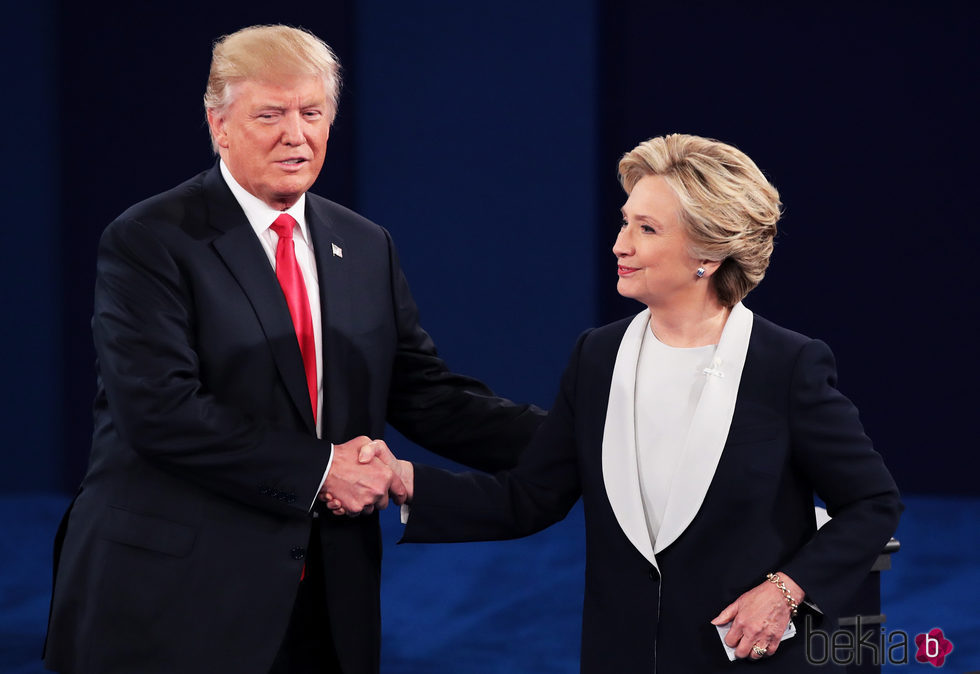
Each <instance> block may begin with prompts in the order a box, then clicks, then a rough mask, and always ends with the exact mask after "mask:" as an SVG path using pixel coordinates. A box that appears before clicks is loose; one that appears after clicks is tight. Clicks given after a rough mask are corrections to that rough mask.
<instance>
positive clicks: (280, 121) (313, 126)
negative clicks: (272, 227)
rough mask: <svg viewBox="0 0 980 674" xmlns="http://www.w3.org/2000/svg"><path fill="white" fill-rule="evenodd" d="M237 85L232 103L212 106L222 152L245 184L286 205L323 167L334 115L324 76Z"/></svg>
mask: <svg viewBox="0 0 980 674" xmlns="http://www.w3.org/2000/svg"><path fill="white" fill-rule="evenodd" d="M233 86H234V89H233V90H232V102H231V104H230V105H228V106H227V107H226V108H225V109H224V110H221V111H217V110H209V111H208V123H209V124H210V125H211V133H212V134H213V136H214V139H215V142H217V144H218V152H219V154H220V155H221V159H222V161H224V163H225V165H226V166H227V167H228V170H229V171H231V174H232V175H233V176H234V177H235V180H237V181H238V183H239V184H240V185H241V186H242V187H244V188H245V189H246V190H248V191H249V192H250V193H251V194H253V195H255V196H256V197H258V198H259V199H261V200H262V201H264V202H265V203H267V204H268V205H269V206H271V207H272V208H275V209H276V210H285V209H287V208H289V207H290V206H292V205H293V204H295V203H296V200H297V199H299V197H300V195H302V194H303V193H304V192H306V191H307V190H308V189H310V187H311V186H312V185H313V182H314V181H315V180H316V178H317V176H318V175H319V174H320V169H321V168H322V167H323V155H324V152H325V151H326V148H327V138H328V137H329V136H330V122H331V121H332V120H333V104H332V102H330V101H329V100H328V99H327V94H326V91H325V89H324V86H323V79H322V78H320V77H316V76H305V75H304V76H298V77H291V78H289V77H287V78H279V79H277V80H276V81H274V82H272V81H268V82H267V81H251V80H247V81H245V82H241V83H239V84H235V85H233Z"/></svg>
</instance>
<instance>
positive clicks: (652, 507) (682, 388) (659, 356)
mask: <svg viewBox="0 0 980 674" xmlns="http://www.w3.org/2000/svg"><path fill="white" fill-rule="evenodd" d="M714 354H715V346H714V345H711V346H699V347H694V348H678V347H673V346H668V345H666V344H664V343H663V342H661V341H660V340H659V339H657V337H656V335H654V334H653V330H651V329H650V328H649V325H648V326H647V329H645V330H644V331H643V339H642V343H641V345H640V354H639V358H638V359H637V364H636V392H635V396H636V398H635V399H636V406H635V408H634V414H635V417H636V425H635V428H636V448H637V451H636V463H637V470H638V472H639V476H640V495H641V497H642V500H643V507H644V510H645V514H646V522H647V529H648V530H649V533H650V542H651V544H652V545H653V546H654V547H656V542H657V535H658V534H659V533H660V525H661V524H662V523H663V519H664V512H665V511H666V509H667V501H668V499H669V497H670V488H671V485H672V484H673V482H674V477H675V475H676V474H677V471H678V469H679V468H680V459H681V455H682V454H683V451H684V446H685V444H686V440H687V435H688V430H689V429H690V427H691V420H692V419H693V418H694V411H695V409H697V405H698V401H699V400H700V398H701V392H702V390H703V389H704V384H705V381H706V380H707V377H706V376H705V373H704V370H705V368H706V367H709V366H710V365H711V361H712V358H713V357H714Z"/></svg>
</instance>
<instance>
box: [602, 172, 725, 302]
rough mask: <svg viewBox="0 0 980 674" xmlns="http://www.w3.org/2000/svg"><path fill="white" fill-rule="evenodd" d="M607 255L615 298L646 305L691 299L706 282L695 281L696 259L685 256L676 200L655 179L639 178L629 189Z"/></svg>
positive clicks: (659, 178) (683, 233) (659, 181)
mask: <svg viewBox="0 0 980 674" xmlns="http://www.w3.org/2000/svg"><path fill="white" fill-rule="evenodd" d="M613 253H614V254H615V255H616V258H617V261H618V263H619V283H618V284H617V286H616V289H617V290H618V291H619V294H620V295H622V296H623V297H631V298H633V299H635V300H638V301H640V302H643V303H644V304H646V305H647V306H648V307H651V308H653V307H662V306H666V305H668V304H673V303H676V302H678V301H680V302H683V301H684V300H685V298H688V299H691V300H693V299H694V298H695V297H696V293H697V291H699V290H703V289H704V287H705V286H707V283H708V279H707V278H705V279H698V278H697V270H698V266H699V261H698V260H696V259H694V258H693V257H691V256H690V254H689V253H688V237H687V234H686V233H685V231H684V226H683V225H682V224H681V204H680V200H679V199H678V198H677V195H676V194H675V193H674V191H673V190H672V189H671V188H670V186H669V185H668V184H667V182H666V181H665V180H664V179H663V178H662V177H661V176H645V177H643V178H641V179H640V180H639V181H637V183H636V185H634V186H633V191H632V192H630V195H629V198H628V199H627V200H626V203H625V204H624V205H623V224H622V228H621V229H620V230H619V236H618V237H617V238H616V245H615V246H613ZM696 284H700V285H696Z"/></svg>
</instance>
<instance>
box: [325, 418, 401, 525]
mask: <svg viewBox="0 0 980 674" xmlns="http://www.w3.org/2000/svg"><path fill="white" fill-rule="evenodd" d="M414 477H415V470H414V468H413V467H412V464H411V462H409V461H401V460H400V459H398V458H396V457H395V455H394V454H392V453H391V450H390V449H388V445H386V444H385V442H384V440H372V439H371V438H368V437H366V436H363V435H361V436H358V437H356V438H354V439H353V440H349V441H347V442H345V443H343V444H342V445H334V448H333V461H332V463H331V464H330V471H329V472H328V473H327V479H326V480H324V482H323V485H322V486H321V487H320V493H319V494H318V495H317V497H318V498H319V499H320V500H321V501H323V502H324V503H325V504H326V506H327V508H328V509H329V510H330V511H331V512H332V513H333V514H334V515H348V516H350V517H354V516H357V515H368V514H370V513H373V512H374V511H375V510H383V509H385V508H387V507H388V503H389V500H390V501H394V502H395V503H396V504H397V505H402V504H404V503H409V502H411V500H412V494H413V491H414Z"/></svg>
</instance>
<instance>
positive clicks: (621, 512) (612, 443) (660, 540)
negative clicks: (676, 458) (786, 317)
mask: <svg viewBox="0 0 980 674" xmlns="http://www.w3.org/2000/svg"><path fill="white" fill-rule="evenodd" d="M752 319H753V315H752V312H751V311H749V310H748V309H747V308H746V307H745V306H743V305H742V304H741V303H739V304H736V305H735V306H734V307H733V308H732V313H731V314H730V315H729V316H728V321H727V322H726V323H725V328H724V330H723V331H722V333H721V339H720V340H719V342H718V348H717V349H716V350H715V358H714V360H713V361H712V363H711V367H710V368H707V369H706V370H705V376H706V377H707V381H706V382H705V384H704V389H703V390H702V392H701V397H700V399H699V400H698V404H697V407H696V408H695V410H694V416H693V418H692V419H691V428H690V431H689V432H688V436H687V441H686V442H685V444H684V449H683V450H682V451H683V454H682V455H681V461H680V469H679V470H678V472H677V475H676V477H675V479H674V483H673V486H672V487H671V490H670V495H669V496H668V499H667V506H666V510H665V511H664V519H663V523H662V524H661V526H660V533H659V535H658V536H657V544H656V549H654V547H653V545H652V543H651V542H650V533H649V530H648V529H647V524H646V514H645V511H644V508H643V499H642V497H641V496H640V478H639V472H638V470H637V462H636V423H635V420H636V416H635V410H634V406H635V402H636V401H635V395H634V394H635V391H636V364H637V360H638V359H639V356H640V344H641V343H642V341H643V331H644V330H645V329H647V325H648V323H649V320H650V310H649V309H646V310H644V311H642V312H640V313H639V314H637V316H636V317H635V318H634V319H633V321H632V322H631V323H630V325H629V327H627V328H626V334H624V335H623V341H622V342H620V345H619V352H618V353H617V354H616V365H615V367H614V368H613V375H612V384H611V385H610V388H609V405H608V407H607V408H606V424H605V429H604V431H603V434H602V475H603V480H604V481H605V486H606V495H607V497H608V498H609V504H610V505H611V506H612V509H613V513H614V514H615V515H616V519H617V520H618V521H619V526H620V527H622V529H623V532H624V533H625V534H626V537H627V538H629V540H630V542H631V543H633V545H634V546H635V547H636V549H637V550H639V551H640V553H641V554H642V555H643V556H644V557H646V558H647V560H648V561H649V562H650V563H651V564H653V565H654V566H655V567H656V566H657V560H656V557H655V554H656V553H658V552H660V551H662V550H663V549H664V548H666V547H667V546H668V545H670V544H671V543H673V542H674V541H675V540H677V537H678V536H680V535H681V534H682V533H683V532H684V529H686V528H687V526H688V525H689V524H690V523H691V520H693V519H694V516H695V515H696V514H697V512H698V510H699V509H700V508H701V503H702V502H703V501H704V496H705V494H706V493H707V491H708V486H709V485H710V484H711V479H712V478H713V477H714V474H715V469H716V468H717V467H718V461H719V460H720V459H721V453H722V450H724V448H725V441H726V440H727V438H728V429H729V427H730V426H731V423H732V414H733V413H734V412H735V399H736V398H737V396H738V385H739V382H740V381H741V379H742V368H743V367H744V365H745V355H746V353H747V352H748V348H749V337H750V336H751V334H752Z"/></svg>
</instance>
